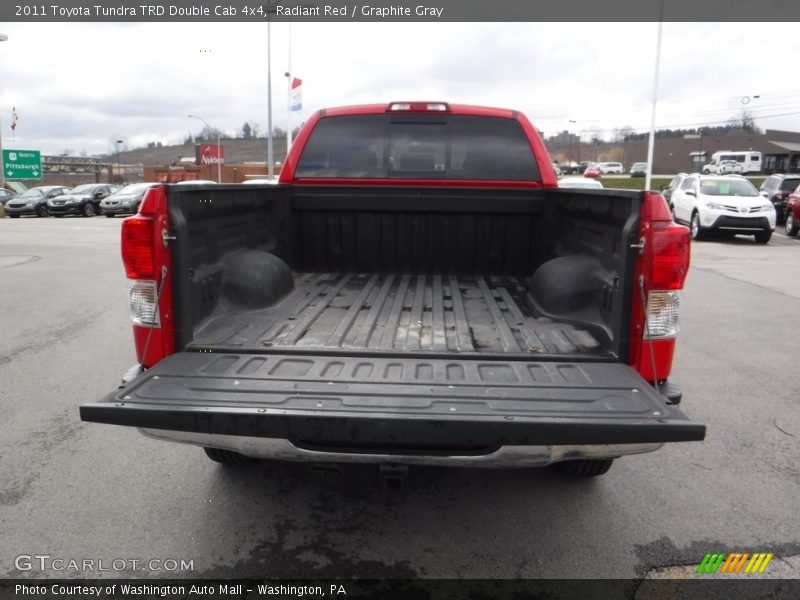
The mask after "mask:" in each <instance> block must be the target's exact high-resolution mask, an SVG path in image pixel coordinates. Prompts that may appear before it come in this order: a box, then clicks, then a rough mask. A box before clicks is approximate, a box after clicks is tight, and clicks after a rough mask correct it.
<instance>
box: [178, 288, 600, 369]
mask: <svg viewBox="0 0 800 600" xmlns="http://www.w3.org/2000/svg"><path fill="white" fill-rule="evenodd" d="M527 296H528V293H527V289H526V281H525V279H524V278H519V277H507V276H487V277H483V276H473V275H458V276H456V275H380V274H374V275H373V274H352V273H344V274H342V273H296V274H295V289H294V290H293V291H292V292H291V293H290V294H289V295H287V296H286V297H284V298H283V299H282V300H281V301H280V302H279V303H277V304H275V305H274V306H271V307H269V308H265V309H260V310H250V311H239V312H228V313H224V314H220V313H218V314H217V315H216V316H212V317H210V318H209V319H208V320H207V321H206V323H204V324H203V326H202V327H200V328H199V330H198V331H196V332H195V339H194V342H193V343H192V346H193V347H195V348H215V349H222V350H226V349H227V350H234V349H238V350H247V349H252V350H256V349H258V350H264V349H265V348H283V349H285V348H293V349H297V350H302V349H308V350H312V349H313V350H319V349H320V348H323V349H348V350H349V349H354V350H360V351H365V350H367V351H373V350H374V351H383V352H391V351H402V352H443V353H455V352H457V353H476V354H525V355H526V356H530V354H532V353H533V354H557V355H564V354H587V353H588V354H600V355H602V354H605V353H606V349H605V348H604V347H603V345H602V344H601V342H600V341H598V339H597V338H596V337H595V336H594V335H592V334H591V333H590V332H588V331H586V330H585V329H581V328H580V327H578V326H575V325H572V324H569V323H563V322H557V321H554V320H551V319H548V318H543V317H536V316H535V315H534V314H533V311H532V309H531V305H530V301H529V299H528V298H527Z"/></svg>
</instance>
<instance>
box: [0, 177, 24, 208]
mask: <svg viewBox="0 0 800 600" xmlns="http://www.w3.org/2000/svg"><path fill="white" fill-rule="evenodd" d="M27 191H28V188H27V186H26V185H25V184H24V183H20V182H19V181H6V183H5V187H2V188H0V204H2V205H3V206H5V205H6V202H8V201H9V200H11V199H12V198H16V197H17V196H19V195H20V194H22V193H23V192H27Z"/></svg>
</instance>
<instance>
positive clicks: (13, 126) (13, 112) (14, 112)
mask: <svg viewBox="0 0 800 600" xmlns="http://www.w3.org/2000/svg"><path fill="white" fill-rule="evenodd" d="M18 120H19V117H18V116H17V107H16V106H12V107H11V132H12V133H16V130H17V121H18Z"/></svg>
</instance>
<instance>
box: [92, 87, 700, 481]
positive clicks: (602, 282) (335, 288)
mask: <svg viewBox="0 0 800 600" xmlns="http://www.w3.org/2000/svg"><path fill="white" fill-rule="evenodd" d="M280 182H281V183H280V185H263V186H258V185H252V186H239V185H216V186H207V187H203V186H196V187H181V186H161V187H157V188H153V189H152V190H150V191H148V192H147V195H146V197H145V199H144V201H143V202H142V205H141V208H140V210H139V213H138V214H137V215H136V216H133V217H130V218H128V219H126V220H125V221H124V223H123V225H122V258H123V262H124V265H125V269H126V272H127V276H128V278H129V280H130V313H131V318H132V320H133V332H134V340H135V343H136V350H137V354H138V358H139V363H140V365H138V366H137V367H136V368H135V369H134V370H132V372H131V373H130V374H129V375H128V376H127V377H126V378H125V380H124V381H125V382H124V384H123V385H122V386H121V387H120V388H119V389H118V390H116V391H114V392H112V393H110V394H109V395H108V396H107V397H105V398H103V399H102V400H100V401H98V402H93V403H90V404H85V405H83V406H82V407H81V417H82V418H83V419H84V420H85V421H95V422H99V423H110V424H115V425H127V426H131V427H138V428H140V429H141V431H142V432H143V433H145V434H146V435H148V436H150V437H153V438H158V439H162V440H169V441H175V442H183V443H189V444H196V445H198V446H201V447H203V448H205V450H206V452H207V454H208V455H209V456H210V457H211V458H212V459H214V460H217V461H219V462H226V463H237V462H246V461H247V460H248V458H270V459H285V460H305V461H313V462H315V463H318V462H323V461H331V462H375V463H397V464H439V465H461V466H476V467H478V466H487V467H488V466H492V467H495V466H497V467H506V466H507V467H526V466H544V465H549V464H553V463H557V464H558V465H559V466H560V468H561V469H562V470H563V471H564V472H566V473H569V474H572V475H577V476H592V475H599V474H601V473H604V472H605V471H606V470H607V469H608V467H609V466H610V464H611V462H612V460H613V459H615V458H617V457H620V456H623V455H628V454H638V453H643V452H649V451H652V450H655V449H657V448H658V447H659V446H660V445H662V444H663V443H665V442H680V441H694V440H701V439H703V437H704V434H705V427H704V426H703V425H702V424H698V423H695V422H692V421H690V420H689V419H688V418H687V417H686V416H685V415H684V414H683V413H682V412H681V411H680V410H679V409H678V408H677V406H676V405H677V404H678V402H679V401H680V398H681V393H680V391H679V390H678V388H677V386H676V385H675V384H673V383H672V382H671V381H669V376H670V368H671V363H672V356H673V350H674V348H675V336H676V332H677V322H678V312H679V308H680V306H679V298H678V290H680V289H681V288H682V286H683V281H684V278H685V276H686V272H687V269H688V267H689V232H688V229H687V228H685V227H683V226H679V225H675V224H674V223H673V222H672V219H671V216H670V213H669V209H668V207H667V204H666V203H665V202H664V199H663V198H662V197H661V196H660V195H658V194H655V193H650V192H629V191H617V190H597V191H593V190H592V191H586V190H577V189H561V190H559V189H558V188H557V187H556V178H555V174H554V173H553V168H552V165H551V163H550V158H549V156H548V154H547V152H546V150H545V148H544V146H543V144H542V141H541V139H540V138H539V136H538V134H537V132H536V131H535V130H534V128H533V127H532V126H531V124H530V122H529V121H528V120H527V119H526V118H525V116H523V115H522V114H521V113H519V112H517V111H513V110H503V109H494V108H483V107H473V106H461V105H449V104H446V103H428V102H421V103H418V102H409V103H391V104H389V105H368V106H357V107H347V108H335V109H327V110H322V111H319V112H317V113H316V114H315V115H313V117H311V118H310V119H309V121H308V122H307V123H306V125H305V126H304V127H303V129H302V131H301V132H300V134H299V136H298V138H297V140H296V142H295V144H294V146H293V147H292V149H291V152H290V153H289V155H288V157H287V158H286V162H285V164H284V166H283V169H282V171H281V176H280Z"/></svg>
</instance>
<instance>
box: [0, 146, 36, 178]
mask: <svg viewBox="0 0 800 600" xmlns="http://www.w3.org/2000/svg"><path fill="white" fill-rule="evenodd" d="M3 175H5V177H6V179H41V178H42V155H41V153H40V152H39V151H38V150H6V149H4V150H3Z"/></svg>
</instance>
